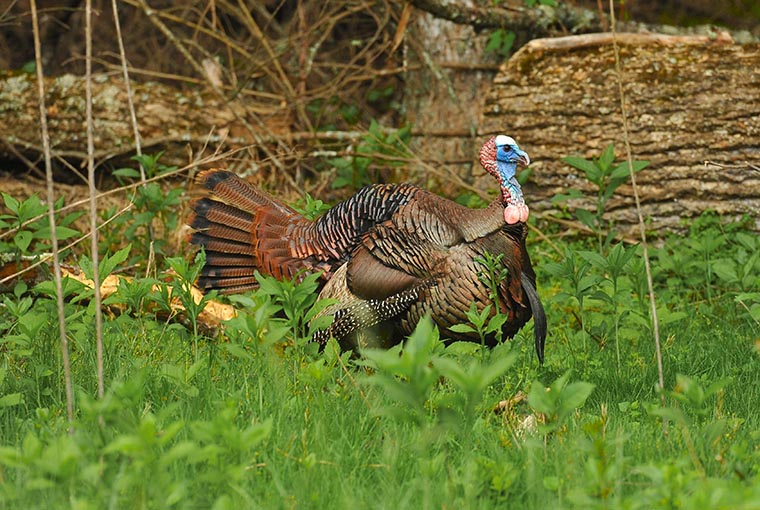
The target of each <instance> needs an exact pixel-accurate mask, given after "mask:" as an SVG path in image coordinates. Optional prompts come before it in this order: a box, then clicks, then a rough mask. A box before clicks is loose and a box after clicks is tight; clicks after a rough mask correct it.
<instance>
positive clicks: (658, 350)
mask: <svg viewBox="0 0 760 510" xmlns="http://www.w3.org/2000/svg"><path fill="white" fill-rule="evenodd" d="M610 25H611V27H612V45H613V48H614V50H615V74H616V75H617V83H618V93H619V95H620V111H621V115H622V119H623V137H624V141H625V152H626V159H627V160H628V172H629V173H630V175H631V187H632V189H633V198H634V200H635V202H636V213H637V214H638V219H639V233H640V234H641V248H642V251H643V253H642V256H643V257H644V269H645V270H646V275H647V287H648V288H649V303H650V305H651V313H652V330H653V332H654V347H655V353H656V356H657V375H658V377H659V387H660V399H661V402H662V405H663V406H664V405H665V375H664V370H663V366H662V348H661V343H660V325H659V321H658V318H657V300H656V298H655V294H654V282H653V280H652V267H651V266H650V263H649V249H648V247H647V234H646V227H645V225H644V216H643V214H642V212H641V201H640V200H639V188H638V186H637V185H636V174H635V173H634V172H633V156H632V152H631V142H630V133H631V132H630V129H629V128H628V115H627V114H626V107H625V92H624V90H623V71H622V68H621V65H620V50H619V48H618V44H617V38H616V30H615V8H614V0H610ZM662 427H663V433H664V434H666V435H667V433H668V421H667V418H665V417H663V419H662Z"/></svg>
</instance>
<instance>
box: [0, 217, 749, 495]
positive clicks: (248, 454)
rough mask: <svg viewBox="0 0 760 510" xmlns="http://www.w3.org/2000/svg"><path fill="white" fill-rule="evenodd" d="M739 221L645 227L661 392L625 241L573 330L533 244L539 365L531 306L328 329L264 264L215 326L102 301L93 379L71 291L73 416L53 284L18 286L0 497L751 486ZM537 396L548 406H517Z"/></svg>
mask: <svg viewBox="0 0 760 510" xmlns="http://www.w3.org/2000/svg"><path fill="white" fill-rule="evenodd" d="M737 233H742V234H744V232H743V231H742V229H741V227H740V226H736V225H723V224H721V223H720V222H719V221H717V219H715V218H714V217H707V218H705V219H704V220H701V222H700V223H699V224H698V225H696V226H695V227H694V229H693V230H692V232H691V234H690V236H689V237H688V238H687V240H686V241H683V240H680V239H679V238H673V239H670V240H668V241H666V242H665V245H664V246H663V247H662V248H659V249H657V250H656V253H655V277H656V280H657V295H658V299H659V307H661V308H662V310H663V324H662V331H661V333H662V338H663V343H664V345H663V356H664V367H665V386H666V393H665V405H663V404H662V402H661V400H660V394H659V392H658V390H657V387H656V385H657V370H656V364H655V356H654V346H653V341H652V337H651V332H650V326H649V323H648V320H647V319H646V317H647V315H646V309H647V306H648V303H647V301H646V299H645V296H642V295H641V292H640V290H639V286H638V283H637V282H638V280H639V275H640V267H639V266H637V265H636V264H637V263H638V257H636V256H634V257H633V259H632V260H631V262H630V264H632V265H629V266H628V265H627V266H626V270H625V271H624V272H623V275H622V276H621V277H620V280H619V281H618V282H617V286H616V290H614V291H613V285H612V283H611V281H610V280H609V278H608V276H609V274H607V273H605V272H604V271H601V270H600V269H599V268H598V267H597V266H595V265H594V264H591V265H590V266H589V267H588V268H586V269H585V271H587V272H586V273H585V274H586V275H588V276H589V277H590V278H591V280H589V281H593V284H592V285H591V286H590V287H588V288H587V289H586V290H583V292H585V294H584V302H583V312H582V314H583V322H584V325H585V328H586V331H581V329H580V314H581V310H580V307H579V302H578V300H577V299H576V298H574V297H572V296H574V295H576V294H575V291H576V290H577V288H576V289H574V288H572V286H571V284H570V281H569V280H568V279H567V278H560V277H558V276H556V275H555V274H554V273H553V272H552V271H558V270H559V269H557V266H555V267H553V268H552V266H551V264H560V265H561V264H563V263H565V262H564V261H563V259H562V258H561V257H558V256H556V255H555V254H553V253H552V252H550V251H549V248H548V247H547V246H544V245H542V244H537V245H535V244H534V245H533V246H531V250H532V251H533V253H535V254H536V255H535V257H534V258H536V259H537V260H535V262H536V265H537V267H538V268H539V280H540V292H541V293H542V296H543V298H544V300H545V302H546V305H547V313H548V320H549V325H550V330H549V331H550V335H549V339H548V342H547V357H546V364H545V365H544V366H543V367H541V366H538V364H537V361H536V359H535V353H534V352H533V342H532V331H531V328H530V327H528V328H526V329H525V330H523V331H521V332H520V333H519V334H518V335H517V337H516V339H515V340H514V341H512V342H510V343H506V344H504V345H502V346H500V347H499V348H496V349H493V350H489V351H485V352H481V351H480V350H479V346H478V345H476V344H463V343H458V344H453V345H452V346H450V347H444V345H443V344H442V343H441V342H440V341H439V340H438V338H437V333H436V332H435V331H434V330H433V329H432V328H431V327H430V326H429V324H426V323H423V324H422V325H421V327H420V328H418V331H417V332H416V334H415V335H413V337H412V338H411V339H410V340H409V343H408V344H407V347H406V349H405V350H404V351H403V353H400V352H398V351H391V352H369V353H367V355H366V356H365V357H362V358H359V357H351V356H350V354H347V353H343V354H342V355H339V354H338V353H337V352H336V349H335V346H334V345H333V344H329V345H328V346H327V348H326V349H325V350H324V352H321V353H320V352H317V350H316V349H315V348H314V346H313V345H311V344H309V343H308V341H307V340H308V335H309V332H308V327H307V326H306V325H305V324H304V323H303V321H301V320H299V317H303V314H304V313H306V310H307V309H309V308H310V307H311V305H312V304H313V296H314V293H313V289H314V287H313V282H308V281H307V282H306V285H304V286H300V287H297V286H294V285H293V284H290V283H284V284H276V283H274V282H271V281H268V282H267V283H266V284H265V285H264V289H263V290H262V291H260V292H258V293H257V294H254V295H252V296H250V297H249V298H243V299H242V301H240V300H239V303H240V306H241V308H242V309H244V310H246V311H247V313H246V314H244V315H243V316H242V317H241V318H240V319H237V320H236V321H235V322H234V323H233V324H230V325H229V326H228V328H227V333H226V335H225V336H219V337H215V338H206V337H202V336H194V335H193V333H192V331H191V330H189V329H188V328H186V327H184V326H181V325H180V324H177V323H173V322H167V321H165V320H160V319H158V318H157V316H156V315H155V314H152V313H147V312H137V313H122V314H120V315H109V316H107V317H106V320H105V333H104V338H105V343H106V349H105V351H106V359H105V376H106V389H107V390H106V397H105V398H104V399H103V400H102V401H98V400H96V399H95V398H94V395H95V394H96V380H95V364H96V361H95V345H94V340H93V339H94V333H93V330H92V328H93V320H92V310H91V309H90V308H88V306H89V305H88V304H87V301H78V302H77V301H76V299H73V300H69V302H68V303H67V305H66V312H67V316H68V319H67V325H68V327H69V334H70V344H71V349H72V370H73V381H74V388H75V392H76V406H75V408H76V421H75V423H74V424H73V433H72V434H69V432H68V423H67V420H66V412H65V409H66V404H65V396H64V390H63V388H64V384H63V379H62V368H61V361H60V357H61V356H60V348H59V342H58V339H57V337H56V334H57V323H56V318H55V311H54V308H55V307H54V303H53V301H52V300H51V299H50V298H49V297H46V295H45V294H44V293H40V292H38V291H34V290H32V289H24V288H23V287H19V288H17V292H16V294H14V295H10V294H6V295H4V296H0V299H2V300H3V304H4V306H3V307H2V308H0V334H2V339H0V357H1V358H2V361H1V362H0V363H1V365H0V438H1V443H0V508H14V509H16V508H77V509H79V508H81V509H86V508H93V509H103V508H130V509H131V508H135V509H142V508H183V509H184V508H219V509H222V508H259V507H262V508H331V509H332V508H388V509H398V508H420V509H426V508H497V507H498V508H527V509H531V508H536V509H539V508H540V509H545V508H583V509H586V508H614V509H617V508H620V509H637V508H642V509H654V508H694V509H702V508H760V432H758V431H760V413H758V411H757V410H758V409H760V385H758V381H760V362H759V361H760V360H758V351H757V342H758V338H759V337H760V327H759V325H758V322H757V319H756V318H755V317H754V316H753V315H751V313H750V311H749V310H751V309H752V306H753V305H755V304H757V302H758V301H760V300H756V299H757V298H755V297H753V295H752V291H753V289H754V290H756V289H757V288H758V286H759V285H758V283H760V278H758V277H757V276H756V275H758V274H760V271H758V270H760V268H757V267H756V264H757V260H756V259H755V260H754V261H753V260H752V259H751V257H752V253H753V249H754V248H755V247H754V246H753V245H751V243H752V242H753V241H751V240H747V239H745V238H744V237H742V238H741V239H740V240H739V239H738V238H737V237H736V236H737ZM716 238H720V239H721V242H719V243H713V242H710V243H708V242H707V241H708V240H715V239H716ZM597 241H598V240H597V239H593V240H588V241H584V240H581V241H573V242H572V243H571V244H570V245H569V251H568V254H567V256H570V257H577V265H576V267H578V266H580V265H582V260H585V259H584V257H583V255H582V254H583V252H584V250H588V249H594V248H595V247H596V244H597ZM747 243H749V244H750V245H749V246H745V244H747ZM708 244H709V246H707V245H708ZM589 247H591V248H589ZM742 250H744V251H742ZM668 254H670V255H668ZM674 254H675V255H674ZM133 255H134V254H133ZM604 255H605V256H607V253H604ZM660 255H662V257H666V256H670V257H671V258H672V257H676V256H677V257H679V259H678V261H677V263H676V264H672V267H670V266H668V265H667V263H665V262H658V260H659V261H661V260H665V259H663V258H662V257H660ZM121 256H122V257H125V260H126V256H127V255H126V253H122V254H121ZM658 257H660V258H658ZM587 258H589V257H588V256H587ZM590 260H592V262H594V261H596V260H595V259H593V257H590ZM597 262H598V261H597ZM167 264H172V265H173V266H175V267H176V266H177V261H176V260H172V259H169V261H167ZM732 264H733V265H732ZM748 264H749V266H748ZM716 268H718V269H717V270H715V269H716ZM180 269H181V270H182V271H185V272H186V273H187V274H188V275H192V267H184V268H180ZM752 271H754V273H753V272H752ZM744 273H747V274H749V275H752V274H754V275H755V276H754V279H753V277H752V276H750V277H749V278H744V279H742V278H734V277H735V276H736V275H740V276H741V275H743V274H744ZM169 285H172V284H169ZM174 285H175V288H176V289H178V290H179V291H181V287H182V286H181V282H180V283H177V284H174ZM707 289H709V291H708V290H707ZM615 293H618V294H617V295H616V296H615ZM121 294H122V295H127V294H128V292H127V291H126V290H124V291H123V292H122V293H121ZM77 295H86V291H84V290H82V289H78V290H77V289H74V290H73V291H72V296H77ZM605 296H607V297H605ZM737 297H739V298H742V299H743V300H744V301H742V302H744V303H745V304H746V305H747V307H746V308H745V306H743V305H741V303H739V302H738V301H737ZM146 299H147V300H148V301H150V298H149V297H148V298H146ZM753 299H755V301H753ZM116 301H118V299H116ZM123 301H127V302H128V301H129V300H128V299H127V298H126V297H125V298H124V299H123ZM132 301H133V302H137V301H139V300H136V299H134V298H132ZM154 301H155V302H154V305H153V306H154V307H159V308H160V306H161V303H160V301H161V300H160V299H158V300H154ZM256 310H259V312H258V315H256ZM283 311H284V312H285V313H283ZM299 314H300V315H299ZM616 318H617V326H618V327H617V329H616V328H615V319H616ZM616 345H617V348H616ZM618 353H619V357H618ZM568 371H570V372H569V373H568ZM679 374H680V375H679ZM539 383H540V384H539ZM544 387H547V388H551V389H550V390H549V392H548V393H547V392H546V390H544ZM518 391H522V392H524V393H526V394H527V395H528V399H527V400H525V401H523V402H521V403H518V404H516V405H515V407H514V408H512V409H511V410H509V411H506V412H502V413H497V412H494V410H493V409H494V407H495V406H496V405H497V404H498V403H499V402H500V401H502V400H505V399H509V398H511V397H513V396H514V395H515V394H516V393H517V392H518ZM589 392H590V394H589ZM533 409H538V410H541V411H543V412H544V414H545V415H546V417H547V418H546V421H545V422H544V423H541V422H540V420H539V423H538V424H537V427H535V428H532V429H529V430H523V429H522V428H521V426H520V422H521V421H522V420H524V419H525V418H526V417H527V416H530V415H532V414H533ZM663 417H665V418H667V421H668V426H667V427H668V428H667V434H664V433H663ZM101 422H102V423H101Z"/></svg>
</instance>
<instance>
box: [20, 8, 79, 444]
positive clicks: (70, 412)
mask: <svg viewBox="0 0 760 510" xmlns="http://www.w3.org/2000/svg"><path fill="white" fill-rule="evenodd" d="M30 7H31V11H32V31H33V33H34V61H35V65H36V67H37V91H38V93H39V96H40V102H39V105H40V130H41V132H42V133H41V134H42V147H43V151H44V153H45V178H46V181H47V202H48V221H49V223H50V241H51V243H52V245H53V274H54V275H55V297H56V305H57V309H58V331H59V334H60V335H61V359H62V361H63V380H64V383H65V385H66V416H67V418H68V420H69V434H73V433H74V425H73V423H74V391H73V389H72V385H71V363H70V361H69V341H68V339H67V338H66V314H65V312H64V310H63V283H62V281H61V262H60V260H58V237H57V236H56V234H55V213H54V211H53V208H54V207H55V206H54V204H55V194H54V193H53V166H52V164H51V156H50V133H49V132H48V124H47V108H46V107H45V85H44V81H43V73H42V48H41V44H40V27H39V21H38V19H37V2H36V0H32V1H31V2H30Z"/></svg>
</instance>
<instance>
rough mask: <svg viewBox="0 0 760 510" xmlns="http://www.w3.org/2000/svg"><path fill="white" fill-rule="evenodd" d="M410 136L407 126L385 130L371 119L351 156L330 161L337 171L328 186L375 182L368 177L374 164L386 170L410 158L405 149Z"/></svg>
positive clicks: (356, 187) (409, 128) (359, 185)
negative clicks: (365, 132) (379, 163)
mask: <svg viewBox="0 0 760 510" xmlns="http://www.w3.org/2000/svg"><path fill="white" fill-rule="evenodd" d="M411 135H412V130H411V127H409V126H404V127H401V128H399V129H397V130H390V131H387V130H384V129H383V128H382V126H381V125H380V124H379V123H378V122H377V121H375V120H374V119H373V120H372V122H371V123H370V126H369V129H368V131H367V134H366V135H364V136H363V137H362V139H361V141H360V142H359V144H358V145H357V147H356V150H355V152H356V155H355V156H348V157H344V158H334V159H332V160H330V163H331V164H332V165H333V166H334V167H335V169H336V172H337V176H336V178H335V180H333V182H332V187H333V188H343V187H350V188H352V189H358V188H361V187H362V186H366V185H367V184H372V183H374V182H377V181H378V179H377V177H376V176H375V175H372V173H371V169H372V168H375V167H376V165H377V164H378V161H381V162H382V163H383V164H384V165H385V166H387V167H390V168H395V167H399V166H401V165H403V164H405V162H406V161H407V160H408V159H409V158H410V154H409V150H408V148H407V146H408V144H409V140H410V138H411Z"/></svg>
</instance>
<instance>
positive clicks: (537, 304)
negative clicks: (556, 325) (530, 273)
mask: <svg viewBox="0 0 760 510" xmlns="http://www.w3.org/2000/svg"><path fill="white" fill-rule="evenodd" d="M522 286H523V289H524V290H525V294H526V295H527V296H528V302H529V303H530V309H531V311H532V312H533V332H534V335H535V339H536V354H537V355H538V362H539V363H541V364H542V365H543V364H544V346H545V345H546V332H547V327H546V312H545V311H544V305H543V304H542V303H541V298H539V297H538V292H537V291H536V287H535V286H534V285H533V282H531V281H530V280H529V279H528V277H527V276H525V275H524V274H523V275H522Z"/></svg>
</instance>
